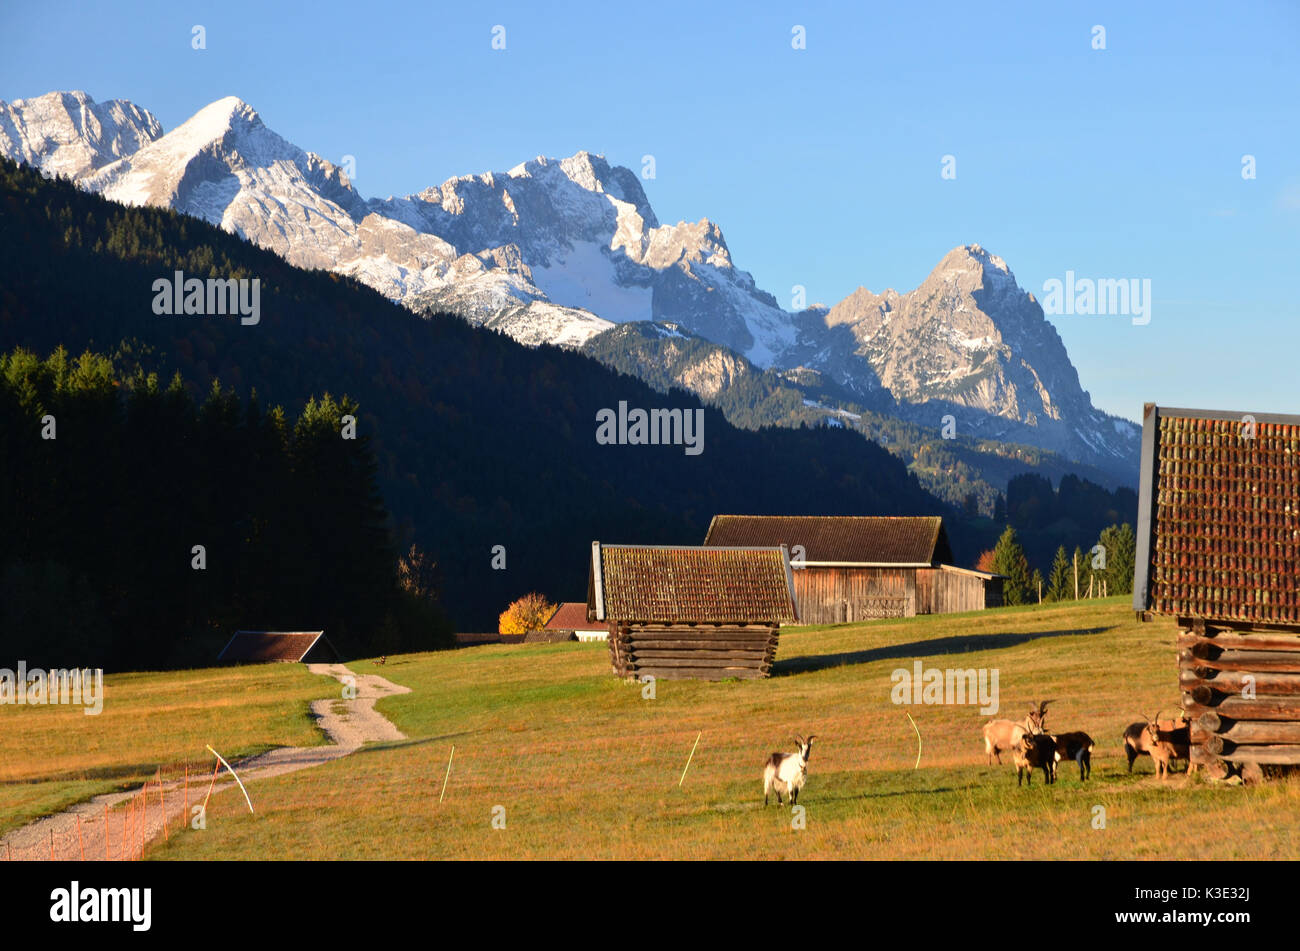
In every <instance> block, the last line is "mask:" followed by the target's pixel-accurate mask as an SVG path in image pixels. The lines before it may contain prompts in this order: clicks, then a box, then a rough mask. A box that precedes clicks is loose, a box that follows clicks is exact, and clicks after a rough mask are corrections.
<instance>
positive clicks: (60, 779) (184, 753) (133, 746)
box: [0, 664, 337, 832]
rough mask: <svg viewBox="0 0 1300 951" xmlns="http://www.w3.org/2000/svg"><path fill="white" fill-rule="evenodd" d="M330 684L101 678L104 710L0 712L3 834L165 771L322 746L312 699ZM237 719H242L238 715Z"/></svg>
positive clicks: (243, 676)
mask: <svg viewBox="0 0 1300 951" xmlns="http://www.w3.org/2000/svg"><path fill="white" fill-rule="evenodd" d="M330 696H337V688H336V687H335V686H334V681H332V680H326V679H325V678H322V677H317V676H315V675H313V674H310V673H308V672H307V669H306V668H305V667H302V666H299V665H297V664H266V665H260V666H255V667H238V668H218V669H212V670H194V671H182V672H170V673H147V674H118V675H112V676H109V677H107V678H105V683H104V708H103V711H102V712H101V713H100V714H99V715H98V716H87V715H86V714H85V713H83V712H82V708H80V707H69V706H41V707H29V706H23V707H18V706H0V832H5V831H8V830H9V829H11V828H14V827H15V826H19V825H22V824H24V823H26V822H28V821H30V820H31V819H33V818H36V817H39V816H42V815H49V814H50V813H52V812H57V811H59V810H60V809H64V808H66V807H67V806H68V805H70V804H72V803H74V802H78V801H80V800H83V799H89V798H90V797H92V796H95V795H98V794H100V793H104V792H111V791H114V790H119V789H126V788H130V787H135V786H139V785H140V784H141V783H142V782H143V781H144V780H145V779H152V778H153V775H154V771H155V770H156V769H157V768H158V767H159V766H163V767H164V769H165V770H166V771H167V773H168V776H169V777H170V776H171V774H172V772H173V769H172V767H173V766H175V767H176V768H177V769H179V768H182V767H181V766H180V764H183V763H185V762H186V761H188V762H189V763H191V764H193V765H194V767H195V769H196V770H197V771H200V772H202V771H203V770H209V769H211V767H212V763H213V759H212V754H210V753H208V752H207V751H206V750H205V749H204V746H205V745H207V744H209V743H210V744H212V746H213V747H214V748H216V749H217V750H218V751H219V752H220V753H221V754H222V755H223V756H226V757H234V756H245V755H249V754H252V753H258V752H262V751H264V750H266V749H269V748H271V747H273V746H310V745H314V744H316V743H321V742H324V737H323V736H322V735H321V733H320V731H319V730H318V729H316V727H315V725H314V723H313V721H312V719H311V718H310V716H309V715H308V708H309V703H310V701H311V700H314V699H318V698H324V697H330ZM236 713H237V715H235V714H236Z"/></svg>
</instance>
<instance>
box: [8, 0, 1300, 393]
mask: <svg viewBox="0 0 1300 951" xmlns="http://www.w3.org/2000/svg"><path fill="white" fill-rule="evenodd" d="M269 6H270V5H267V4H263V3H233V2H232V3H221V4H209V3H185V2H170V3H158V4H129V3H116V4H90V3H87V4H76V3H63V2H57V0H55V2H42V3H39V4H38V3H23V4H21V5H18V4H8V5H6V6H5V7H4V8H3V9H0V99H6V100H9V99H16V98H23V97H27V96H35V95H39V94H41V93H44V92H48V91H50V90H53V89H76V88H79V89H85V90H86V91H87V92H89V93H90V94H91V95H92V96H93V97H95V98H96V99H100V100H102V99H110V98H115V97H120V98H126V99H131V100H133V101H135V102H137V103H139V104H140V105H142V106H144V107H146V108H148V109H150V110H151V111H152V112H153V113H154V114H155V115H157V116H158V118H159V120H160V121H161V122H162V123H163V126H164V127H165V128H167V129H172V128H175V126H177V125H178V124H180V123H181V122H183V121H184V120H185V119H186V118H187V117H188V116H189V115H191V114H192V113H193V112H195V111H196V110H197V109H199V108H200V107H202V106H203V105H205V104H207V103H208V102H211V101H212V100H214V99H218V98H220V97H222V96H226V95H232V94H233V95H238V96H240V97H241V98H243V99H244V100H246V101H247V102H249V103H251V104H252V105H253V106H254V107H255V108H257V109H258V111H259V112H260V113H261V114H262V116H263V118H264V120H265V121H266V123H267V124H268V125H269V126H271V127H272V128H273V129H275V130H276V131H277V132H279V133H280V134H281V135H283V136H285V137H286V138H288V139H289V140H291V141H293V142H295V143H296V144H298V145H300V146H302V147H303V148H306V149H309V150H311V151H314V152H318V153H320V154H321V155H323V156H325V157H326V158H329V159H331V160H333V161H336V162H337V161H340V160H341V158H342V156H344V155H353V156H355V161H356V185H357V187H358V189H360V190H361V192H362V193H363V194H365V195H367V196H371V195H377V196H383V195H388V194H406V193H409V192H412V191H416V190H418V189H421V188H423V187H426V186H428V185H430V184H435V183H440V182H442V181H443V180H445V179H446V178H448V177H450V176H452V175H456V174H465V173H477V172H482V171H487V170H497V171H500V170H504V169H507V168H510V167H511V166H513V165H516V164H518V163H519V162H520V161H523V160H524V159H527V158H531V157H533V156H535V155H538V154H545V155H550V156H564V155H570V154H572V153H574V152H576V151H578V150H580V149H587V150H590V151H593V152H601V153H603V154H604V155H606V156H607V157H608V158H609V159H610V160H611V161H612V162H615V163H618V164H623V165H627V166H629V167H631V168H634V169H640V168H641V160H642V156H643V155H646V154H651V155H653V156H654V157H655V164H656V177H655V178H654V179H653V180H650V181H645V182H644V185H645V188H646V192H647V194H648V195H649V198H650V201H651V203H652V204H653V206H654V208H655V210H656V213H657V214H658V215H659V217H660V219H661V220H664V221H677V220H681V219H688V220H692V221H694V220H698V219H699V218H702V217H708V218H710V219H711V220H713V221H715V222H717V223H718V224H719V225H720V226H721V227H722V229H723V233H724V235H725V236H726V239H727V242H728V244H729V246H730V247H731V251H732V257H733V260H734V262H735V263H736V264H737V265H738V266H739V267H741V268H743V269H745V270H748V271H750V272H752V273H753V275H754V277H755V279H756V280H757V281H758V284H759V286H761V287H763V288H765V289H766V290H769V291H771V292H772V293H773V294H775V295H776V297H777V298H778V300H780V301H781V302H782V303H783V304H784V305H785V306H789V304H790V294H791V290H790V289H791V288H792V287H793V286H794V285H796V284H799V285H803V286H805V287H806V288H807V293H808V300H809V301H810V302H811V301H824V302H826V303H834V302H835V301H837V300H839V299H840V298H842V297H843V296H845V295H846V294H848V293H849V292H851V291H852V290H853V289H854V288H856V287H857V286H859V285H865V286H867V287H869V288H871V289H872V290H877V291H879V290H883V289H884V288H885V287H894V288H896V289H898V290H907V289H910V288H912V287H914V286H915V285H916V284H918V283H919V282H920V281H921V280H923V279H924V277H925V275H926V274H927V273H928V272H929V271H930V270H931V269H932V268H933V267H934V265H935V264H936V263H937V262H938V261H939V259H940V258H941V257H942V256H943V255H944V253H945V252H947V251H948V250H949V249H950V248H952V247H955V246H956V245H959V244H964V243H971V242H978V243H980V244H982V245H983V246H984V247H986V248H988V249H989V250H991V251H993V252H995V253H996V254H998V255H1000V256H1002V257H1003V258H1005V259H1006V261H1007V263H1008V264H1009V265H1010V267H1011V269H1012V270H1013V271H1014V272H1015V274H1016V277H1017V279H1018V281H1019V283H1020V285H1021V286H1022V287H1024V288H1025V289H1026V290H1029V291H1032V292H1033V293H1035V294H1036V295H1037V296H1039V297H1041V296H1042V289H1043V283H1044V282H1045V281H1047V280H1049V279H1052V278H1057V279H1062V280H1063V279H1064V277H1065V272H1066V271H1067V270H1072V271H1074V272H1075V274H1076V275H1077V276H1079V277H1089V278H1140V279H1149V280H1150V281H1151V289H1152V291H1151V292H1152V309H1151V321H1150V323H1149V324H1147V325H1145V326H1134V325H1133V324H1132V322H1131V320H1130V319H1128V318H1127V317H1116V316H1107V317H1097V316H1091V317H1083V316H1059V317H1053V318H1052V320H1053V323H1054V324H1055V325H1056V327H1057V328H1058V330H1059V331H1060V333H1061V336H1062V338H1063V339H1064V341H1065V344H1066V346H1067V348H1068V350H1069V352H1070V355H1071V357H1072V359H1073V360H1074V363H1075V365H1076V366H1077V367H1078V369H1079V375H1080V378H1081V381H1082V383H1083V385H1084V387H1085V388H1086V389H1088V390H1089V391H1090V392H1091V393H1092V396H1093V399H1094V401H1095V402H1096V403H1097V404H1098V405H1099V406H1100V407H1101V408H1103V409H1106V410H1108V411H1110V412H1114V413H1116V414H1119V415H1123V416H1127V417H1129V418H1132V419H1136V418H1138V417H1139V414H1140V410H1141V404H1142V403H1143V402H1144V401H1148V400H1150V401H1156V402H1160V403H1164V404H1166V405H1182V406H1211V407H1218V408H1225V409H1236V410H1241V411H1243V412H1245V411H1291V412H1295V411H1297V410H1300V372H1298V371H1297V370H1296V368H1295V364H1296V351H1297V347H1296V345H1297V343H1298V342H1300V297H1298V295H1297V292H1296V277H1297V275H1298V274H1300V266H1298V262H1300V121H1297V120H1298V119H1300V106H1298V105H1297V103H1300V54H1298V53H1297V50H1300V6H1298V5H1296V4H1294V3H1249V4H1242V5H1231V6H1229V5H1222V4H1209V3H1178V4H1146V3H1142V4H1132V3H1116V4H1111V3H1068V2H1064V3H1062V2H1051V3H1041V2H1035V3H1024V4H971V3H951V4H949V3H939V4H873V5H871V8H869V9H868V8H859V7H865V5H858V4H853V5H845V7H847V8H837V7H836V6H835V5H826V4H815V3H791V4H786V3H766V4H754V5H749V4H726V5H723V4H704V3H665V2H656V3H652V4H611V3H593V4H563V3H548V4H544V5H542V4H492V3H486V4H484V3H460V4H409V5H408V4H384V3H378V2H371V3H329V2H321V3H312V4H305V3H304V4H293V5H289V4H285V5H276V8H275V9H267V7H269ZM1134 7H1136V8H1139V9H1133V8H1134ZM195 24H201V25H203V26H204V27H205V29H206V39H207V49H205V50H194V49H192V48H191V30H192V27H193V26H194V25H195ZM496 25H501V26H504V27H505V41H506V48H505V50H504V51H498V50H493V49H492V30H493V27H494V26H496ZM795 25H801V26H803V27H804V28H805V32H806V46H807V48H806V49H804V50H794V49H792V48H791V37H792V28H793V27H794V26H795ZM1098 25H1100V26H1103V27H1104V28H1105V31H1106V32H1105V43H1106V49H1104V50H1095V49H1093V48H1092V47H1093V28H1094V26H1098ZM945 155H951V156H953V157H954V158H955V169H956V177H955V179H952V180H945V179H943V178H942V177H941V175H940V172H941V163H942V160H943V156H945ZM1244 155H1253V156H1254V157H1255V163H1256V175H1257V177H1256V178H1254V179H1253V180H1246V179H1243V177H1242V157H1243V156H1244Z"/></svg>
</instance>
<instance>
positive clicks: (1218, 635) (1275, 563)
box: [1133, 403, 1300, 776]
mask: <svg viewBox="0 0 1300 951" xmlns="http://www.w3.org/2000/svg"><path fill="white" fill-rule="evenodd" d="M1133 606H1134V608H1135V609H1136V610H1137V611H1139V612H1144V615H1145V616H1149V615H1150V614H1159V615H1165V616H1168V617H1172V618H1174V619H1175V620H1176V623H1177V626H1178V633H1177V649H1178V678H1179V683H1180V685H1181V688H1182V704H1183V713H1184V715H1185V716H1186V717H1187V718H1188V719H1189V720H1190V724H1189V730H1190V741H1191V748H1190V755H1191V761H1192V762H1193V763H1198V764H1200V765H1202V766H1205V767H1206V768H1207V771H1208V772H1209V773H1210V774H1211V775H1218V776H1223V775H1227V774H1228V773H1229V772H1235V771H1239V770H1243V769H1244V770H1246V771H1247V772H1255V773H1258V770H1259V765H1260V764H1300V416H1271V415H1264V414H1256V415H1254V416H1250V415H1243V414H1241V413H1226V412H1218V411H1213V410H1194V409H1170V408H1167V407H1162V406H1155V405H1153V404H1150V403H1148V404H1147V405H1146V407H1145V408H1144V410H1143V426H1142V470H1141V484H1140V488H1139V496H1138V537H1137V558H1136V566H1135V571H1134V584H1133Z"/></svg>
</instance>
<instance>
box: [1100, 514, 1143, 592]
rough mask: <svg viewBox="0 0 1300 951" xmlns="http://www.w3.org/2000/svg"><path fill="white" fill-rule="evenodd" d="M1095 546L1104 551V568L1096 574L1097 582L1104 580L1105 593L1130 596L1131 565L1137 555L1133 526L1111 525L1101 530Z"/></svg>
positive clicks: (1131, 590) (1131, 585) (1126, 523)
mask: <svg viewBox="0 0 1300 951" xmlns="http://www.w3.org/2000/svg"><path fill="white" fill-rule="evenodd" d="M1097 544H1099V545H1101V546H1102V547H1103V548H1104V549H1105V550H1106V568H1105V570H1104V571H1099V572H1097V575H1098V580H1099V581H1100V580H1105V582H1106V593H1107V594H1108V595H1112V594H1132V592H1133V563H1134V560H1135V558H1136V554H1137V537H1136V536H1135V535H1134V533H1133V526H1132V525H1130V524H1128V522H1125V523H1124V524H1123V525H1111V526H1109V527H1108V528H1105V529H1103V530H1102V533H1101V536H1100V537H1099V538H1098V539H1097Z"/></svg>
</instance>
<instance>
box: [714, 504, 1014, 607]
mask: <svg viewBox="0 0 1300 951" xmlns="http://www.w3.org/2000/svg"><path fill="white" fill-rule="evenodd" d="M704 544H705V545H710V546H711V545H722V546H728V545H785V546H786V547H787V548H788V549H789V551H790V553H791V566H792V568H793V569H794V571H793V576H794V593H795V601H796V603H797V605H798V608H799V622H800V623H801V624H839V623H841V622H844V621H864V620H869V619H872V618H888V617H913V616H914V615H917V614H949V613H951V612H954V611H976V610H981V609H983V608H991V607H997V606H999V605H1001V604H1002V581H1003V579H1002V576H1001V575H995V574H989V573H987V572H983V571H973V570H971V569H967V568H957V567H955V566H953V565H951V564H948V562H951V561H952V560H953V557H952V547H951V546H950V545H949V543H948V533H947V532H946V531H945V530H944V527H943V519H942V518H940V517H939V516H918V517H876V516H812V515H775V516H773V515H715V516H714V517H713V522H712V523H711V524H710V525H709V533H708V535H707V536H706V537H705V539H704Z"/></svg>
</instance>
